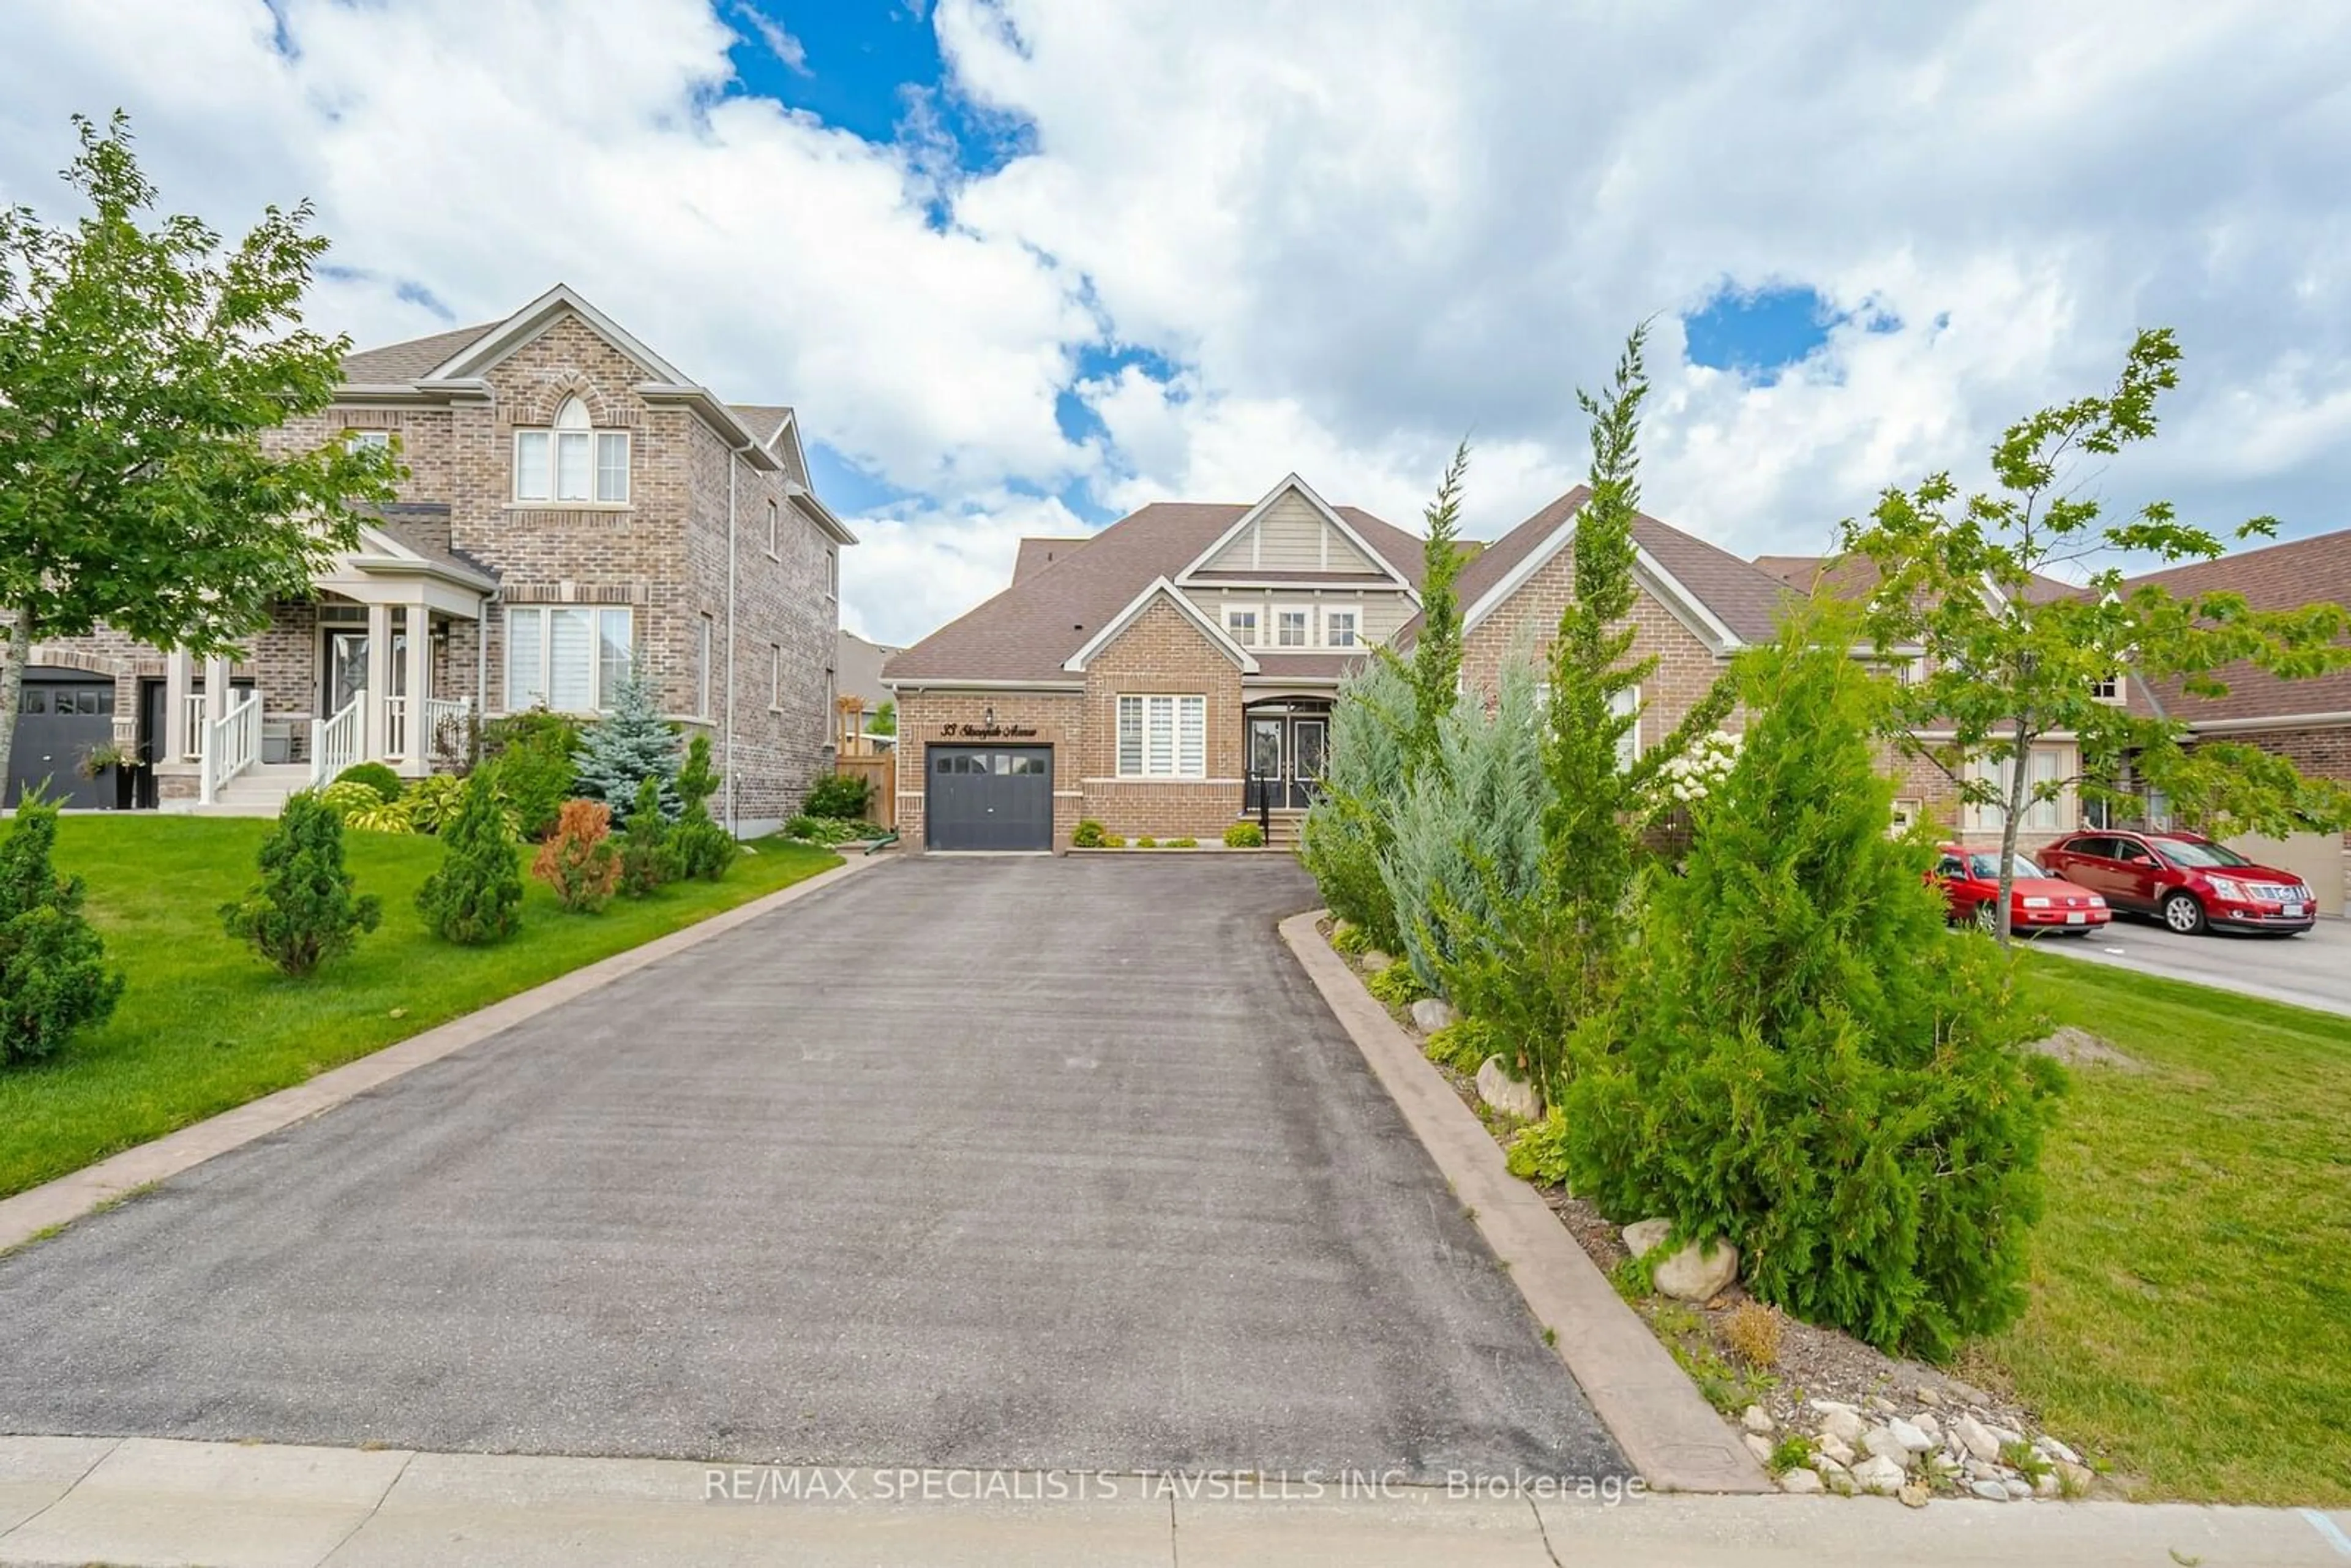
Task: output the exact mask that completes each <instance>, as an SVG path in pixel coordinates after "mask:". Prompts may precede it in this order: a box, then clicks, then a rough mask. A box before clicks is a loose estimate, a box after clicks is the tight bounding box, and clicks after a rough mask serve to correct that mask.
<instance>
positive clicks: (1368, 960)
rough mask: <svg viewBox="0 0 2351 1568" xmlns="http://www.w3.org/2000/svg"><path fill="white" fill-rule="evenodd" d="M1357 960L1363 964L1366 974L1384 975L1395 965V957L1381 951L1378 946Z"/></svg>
mask: <svg viewBox="0 0 2351 1568" xmlns="http://www.w3.org/2000/svg"><path fill="white" fill-rule="evenodd" d="M1356 962H1357V963H1359V964H1361V965H1363V967H1364V973H1365V974H1366V975H1384V974H1385V973H1387V971H1389V970H1390V969H1393V968H1395V958H1393V957H1391V956H1388V955H1387V954H1385V953H1383V952H1381V951H1380V950H1379V949H1378V948H1377V947H1374V948H1373V949H1372V950H1371V951H1370V952H1368V953H1366V954H1364V956H1362V957H1361V958H1359V959H1357V960H1356Z"/></svg>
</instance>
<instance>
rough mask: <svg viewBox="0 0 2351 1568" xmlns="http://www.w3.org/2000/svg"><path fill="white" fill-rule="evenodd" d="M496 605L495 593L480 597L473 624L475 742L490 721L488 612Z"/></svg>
mask: <svg viewBox="0 0 2351 1568" xmlns="http://www.w3.org/2000/svg"><path fill="white" fill-rule="evenodd" d="M497 603H498V596H497V593H496V591H495V590H493V591H490V592H488V593H485V594H484V595H482V608H481V612H480V613H481V619H480V620H478V621H476V622H474V737H475V740H476V741H477V742H478V740H479V738H480V736H481V733H482V726H484V725H485V724H487V723H488V722H489V720H490V611H491V610H492V609H493V608H495V607H496V605H497ZM513 667H514V666H513V664H507V668H508V669H512V668H513ZM475 749H476V752H477V755H475V758H473V760H474V761H475V762H479V761H480V760H481V758H480V756H479V755H478V747H476V748H475Z"/></svg>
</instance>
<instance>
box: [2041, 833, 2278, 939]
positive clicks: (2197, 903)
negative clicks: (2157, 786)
mask: <svg viewBox="0 0 2351 1568" xmlns="http://www.w3.org/2000/svg"><path fill="white" fill-rule="evenodd" d="M2041 858H2042V860H2043V862H2046V863H2047V865H2048V867H2049V869H2050V870H2051V871H2053V872H2055V873H2057V874H2058V875H2059V876H2062V877H2064V879H2065V880H2066V881H2068V882H2071V883H2079V884H2080V885H2082V886H2084V887H2086V888H2090V889H2093V890H2094V891H2095V892H2097V893H2099V894H2104V895H2105V900H2106V902H2107V903H2108V904H2112V905H2114V906H2115V907H2116V909H2120V910H2126V911H2128V912H2130V913H2133V914H2137V915H2156V916H2158V917H2159V918H2160V919H2161V920H2162V921H2163V923H2164V924H2165V925H2168V926H2170V927H2171V929H2173V930H2174V931H2177V932H2179V933H2181V934H2182V935H2183V936H2194V935H2195V934H2196V933H2198V932H2199V931H2202V930H2204V929H2206V928H2207V927H2209V926H2214V925H2220V926H2227V927H2229V928H2231V929H2232V930H2238V931H2283V932H2284V933H2285V934H2286V935H2287V936H2299V935H2300V934H2301V933H2303V932H2304V931H2307V930H2309V929H2310V928H2311V927H2312V926H2313V925H2316V924H2318V905H2317V904H2316V903H2315V902H2314V901H2313V899H2312V898H2311V895H2310V888H2309V886H2308V884H2306V883H2304V881H2303V880H2302V878H2300V877H2298V876H2296V875H2295V874H2294V873H2292V872H2290V871H2279V870H2278V869H2277V868H2276V867H2274V866H2265V865H2255V864H2254V863H2253V862H2252V861H2249V860H2247V859H2246V858H2245V857H2244V856H2242V855H2241V854H2239V853H2238V852H2236V851H2234V850H2232V849H2231V848H2229V847H2228V846H2227V845H2226V844H2216V843H2214V842H2213V841H2211V840H2210V839H2208V838H2205V837H2203V836H2201V835H2200V834H2197V833H2123V832H2090V833H2074V834H2072V835H2070V836H2068V837H2066V838H2063V839H2060V840H2058V841H2056V842H2055V843H2053V844H2052V845H2050V846H2049V847H2048V848H2047V849H2045V850H2043V851H2042V852H2041Z"/></svg>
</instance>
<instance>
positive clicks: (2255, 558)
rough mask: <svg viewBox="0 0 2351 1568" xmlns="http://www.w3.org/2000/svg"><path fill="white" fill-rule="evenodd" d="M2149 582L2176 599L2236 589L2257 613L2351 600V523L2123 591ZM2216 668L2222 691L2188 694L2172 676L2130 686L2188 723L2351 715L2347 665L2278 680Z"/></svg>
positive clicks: (2151, 575) (2130, 583)
mask: <svg viewBox="0 0 2351 1568" xmlns="http://www.w3.org/2000/svg"><path fill="white" fill-rule="evenodd" d="M2148 585H2154V586H2157V587H2161V588H2165V589H2168V590H2169V591H2170V592H2171V593H2172V595H2173V596H2174V597H2175V598H2180V599H2187V598H2190V597H2193V596H2195V595H2197V594H2203V593H2241V594H2242V595H2244V597H2245V602H2246V603H2247V604H2249V605H2251V606H2252V608H2253V609H2255V610H2294V609H2298V608H2299V607H2301V606H2303V605H2304V604H2316V603H2321V602H2325V601H2334V602H2335V603H2337V604H2351V528H2344V529H2338V530H2337V531H2335V532H2334V533H2331V534H2317V535H2314V536H2313V537H2311V538H2305V539H2294V540H2290V541H2289V542H2287V543H2285V544H2276V545H2267V546H2264V547H2262V549H2249V550H2240V551H2238V552H2237V553H2236V554H2234V555H2224V556H2222V557H2220V559H2218V560H2205V561H2193V562H2190V563H2189V564H2188V565H2185V566H2175V567H2168V568H2166V569H2165V570H2161V571H2150V572H2147V573H2146V574H2145V575H2143V576H2139V577H2134V578H2129V579H2126V580H2125V582H2124V584H2123V588H2124V591H2126V592H2128V591H2130V590H2131V589H2134V588H2140V587H2145V586H2148ZM2214 673H2215V674H2217V675H2219V677H2220V679H2221V680H2222V681H2224V682H2226V683H2227V684H2228V687H2229V695H2226V696H2221V697H2198V696H2189V695H2187V694H2186V693H2185V692H2183V691H2181V690H2180V686H2179V682H2178V681H2176V680H2172V681H2160V682H2134V683H2133V685H2134V687H2137V686H2142V685H2143V686H2145V687H2147V688H2148V689H2150V690H2152V692H2153V694H2154V695H2155V698H2156V700H2157V701H2158V703H2160V704H2161V705H2162V710H2163V712H2165V713H2166V714H2168V715H2169V716H2171V717H2173V718H2177V719H2182V720H2185V721H2186V722H2187V723H2189V725H2191V726H2199V727H2200V726H2206V725H2213V724H2225V725H2230V726H2232V727H2233V726H2244V725H2248V724H2250V723H2251V722H2252V721H2257V720H2262V719H2275V718H2284V717H2291V716H2300V715H2316V714H2325V715H2343V714H2351V669H2345V670H2333V671H2329V672H2328V673H2327V674H2323V675H2314V676H2312V677H2311V678H2310V679H2308V680H2303V681H2287V680H2281V679H2279V678H2278V677H2277V676H2275V675H2273V674H2270V673H2269V672H2268V671H2267V670H2264V669H2262V668H2260V667H2258V666H2257V665H2254V664H2250V663H2240V664H2231V665H2229V666H2227V667H2226V668H2223V669H2220V670H2218V671H2216V672H2214ZM2132 698H2133V701H2134V703H2135V704H2138V703H2143V702H2144V701H2145V695H2144V694H2143V693H2142V692H2140V691H2138V690H2134V691H2133V693H2132Z"/></svg>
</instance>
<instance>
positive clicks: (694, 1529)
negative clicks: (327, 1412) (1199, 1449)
mask: <svg viewBox="0 0 2351 1568" xmlns="http://www.w3.org/2000/svg"><path fill="white" fill-rule="evenodd" d="M1491 1490H1493V1491H1494V1493H1495V1495H1492V1496H1488V1497H1481V1498H1472V1497H1464V1496H1458V1495H1448V1493H1447V1490H1446V1489H1445V1488H1442V1487H1410V1486H1401V1485H1393V1484H1384V1483H1383V1482H1382V1480H1381V1479H1380V1478H1377V1477H1362V1478H1355V1479H1353V1481H1352V1482H1351V1483H1343V1481H1342V1479H1341V1478H1338V1477H1314V1478H1309V1477H1306V1476H1292V1477H1290V1478H1288V1479H1287V1480H1286V1481H1284V1480H1282V1479H1280V1478H1275V1477H1270V1476H1268V1477H1256V1478H1238V1477H1232V1476H1218V1475H1216V1474H1213V1473H1208V1474H1197V1473H1196V1474H1187V1475H1161V1476H1147V1475H1135V1474H1131V1473H1129V1474H1111V1473H1102V1472H1075V1471H1069V1472H1036V1471H1023V1472H1011V1471H970V1470H933V1471H917V1470H904V1471H899V1470H872V1469H853V1470H845V1471H841V1470H820V1469H768V1468H765V1467H745V1468H740V1469H737V1468H733V1467H725V1466H709V1465H703V1464H698V1463H691V1462H684V1461H678V1460H660V1459H585V1458H520V1457H515V1456H501V1455H464V1454H424V1453H414V1452H410V1451H407V1450H402V1449H386V1450H377V1451H368V1450H360V1449H349V1448H278V1447H268V1446H264V1445H258V1444H254V1445H242V1444H229V1443H184V1442H175V1441H170V1440H165V1439H158V1438H127V1439H120V1440H117V1439H110V1438H84V1437H8V1438H0V1564H11V1565H15V1564H34V1563H41V1564H49V1563H113V1564H120V1565H122V1568H149V1565H155V1568H161V1565H164V1564H172V1565H174V1568H176V1565H180V1564H188V1563H209V1564H214V1565H215V1568H312V1565H314V1564H329V1565H331V1568H361V1565H365V1568H409V1565H413V1568H463V1565H465V1564H470V1563H486V1564H487V1563H494V1564H497V1565H499V1568H534V1565H538V1564H545V1565H549V1568H555V1565H561V1568H623V1565H629V1568H636V1565H647V1568H650V1565H653V1564H660V1565H662V1568H669V1565H673V1564H705V1563H723V1564H744V1565H749V1564H754V1563H758V1564H765V1563H778V1562H789V1563H794V1564H821V1563H874V1562H893V1563H932V1564H948V1563H1005V1564H1011V1563H1019V1564H1053V1563H1070V1564H1083V1565H1085V1568H1097V1565H1105V1564H1118V1563H1153V1564H1173V1563H1176V1562H1177V1561H1178V1559H1179V1556H1180V1559H1181V1562H1182V1563H1183V1564H1184V1568H1207V1565H1212V1564H1220V1563H1233V1564H1249V1565H1252V1568H1280V1565H1284V1564H1309V1563H1318V1564H1332V1565H1338V1564H1345V1565H1347V1568H1355V1565H1357V1564H1364V1563H1381V1564H1391V1563H1395V1564H1411V1563H1426V1564H1431V1565H1440V1564H1441V1565H1443V1568H1483V1565H1486V1564H1522V1565H1524V1568H1551V1565H1552V1564H1573V1563H1612V1564H1625V1565H1630V1568H1665V1565H1667V1564H1673V1565H1676V1568H1710V1565H1713V1564H1723V1565H1729V1564H1739V1565H1740V1568H1754V1565H1757V1564H1763V1565H1767V1568H1768V1565H1777V1564H1785V1565H1787V1568H1797V1565H1799V1564H1803V1565H1808V1568H1809V1565H1815V1564H1817V1565H1823V1568H1836V1565H1840V1564H1852V1565H1855V1568H1882V1565H1883V1564H1886V1563H1906V1564H1920V1565H1929V1568H1934V1565H1939V1568H1994V1565H1998V1568H2007V1565H2009V1564H2012V1563H2058V1562H2062V1563H2066V1564H2068V1568H2102V1565H2105V1564H2116V1565H2121V1564H2131V1565H2134V1568H2136V1565H2140V1564H2147V1565H2154V1568H2160V1565H2162V1564H2165V1563H2198V1562H2201V1563H2209V1564H2211V1565H2212V1568H2287V1565H2293V1568H2308V1565H2312V1564H2326V1563H2338V1564H2351V1536H2346V1526H2351V1513H2337V1514H2335V1515H2333V1516H2331V1517H2330V1516H2328V1515H2325V1514H2321V1513H2318V1512H2315V1511H2300V1510H2290V1509H2252V1508H2198V1507H2190V1506H2186V1505H2177V1504H2168V1505H2134V1504H2129V1503H2054V1502H2052V1503H2015V1504H2007V1505H2001V1504H1993V1503H1961V1502H1938V1503H1935V1504H1933V1505H1931V1506H1930V1507H1928V1508H1926V1509H1924V1510H1921V1511H1917V1512H1913V1511H1909V1510H1907V1509H1905V1508H1902V1507H1901V1506H1900V1505H1899V1504H1896V1503H1894V1502H1892V1501H1889V1500H1884V1499H1875V1498H1870V1499H1855V1500H1844V1499H1836V1498H1793V1497H1777V1496H1771V1497H1692V1496H1670V1497H1667V1496H1646V1495H1638V1496H1635V1497H1632V1498H1630V1499H1628V1500H1623V1501H1621V1502H1619V1503H1617V1504H1615V1505H1614V1506H1610V1505H1607V1504H1604V1503H1603V1502H1601V1501H1598V1500H1574V1499H1568V1500H1559V1499H1552V1500H1542V1499H1540V1498H1538V1497H1536V1496H1533V1495H1530V1493H1529V1492H1527V1491H1523V1490H1521V1491H1514V1490H1512V1489H1511V1483H1510V1481H1509V1480H1508V1479H1503V1478H1495V1479H1493V1480H1492V1482H1491ZM1343 1494H1344V1495H1343Z"/></svg>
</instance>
